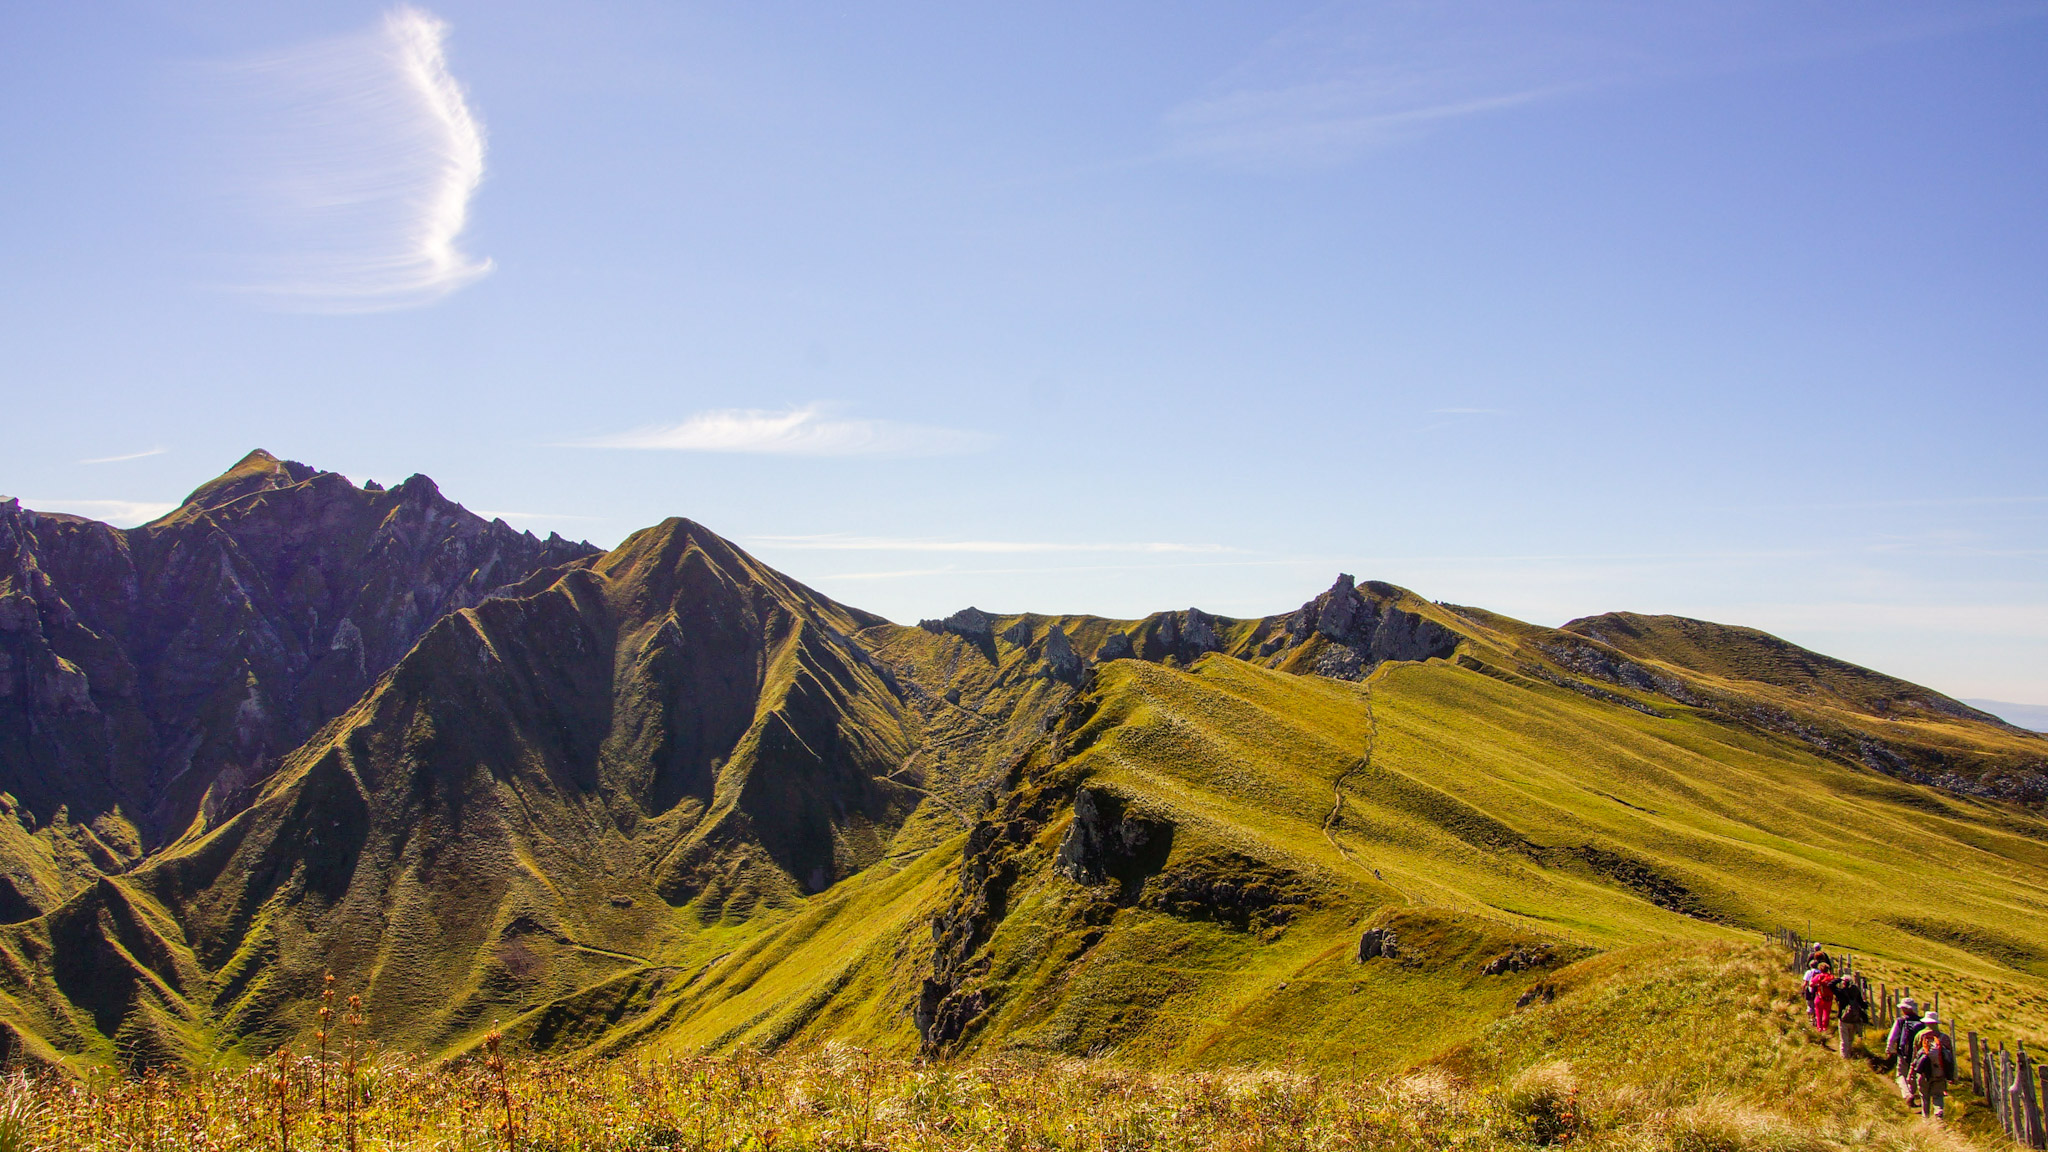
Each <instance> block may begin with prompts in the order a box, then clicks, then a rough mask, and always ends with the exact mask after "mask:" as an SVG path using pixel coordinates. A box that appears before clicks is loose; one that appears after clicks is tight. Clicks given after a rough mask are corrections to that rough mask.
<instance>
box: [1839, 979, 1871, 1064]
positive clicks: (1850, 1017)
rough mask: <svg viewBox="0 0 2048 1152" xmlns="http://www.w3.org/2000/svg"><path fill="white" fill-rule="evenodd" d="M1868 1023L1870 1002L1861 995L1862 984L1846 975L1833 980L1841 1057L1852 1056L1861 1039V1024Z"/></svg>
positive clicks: (1847, 1057)
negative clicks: (1839, 1031) (1840, 1041)
mask: <svg viewBox="0 0 2048 1152" xmlns="http://www.w3.org/2000/svg"><path fill="white" fill-rule="evenodd" d="M1868 1023H1870V1002H1869V1000H1868V999H1867V998H1866V997H1865V996H1864V995H1863V985H1861V984H1859V983H1857V982H1856V981H1855V980H1854V979H1851V978H1847V977H1845V978H1843V979H1840V980H1837V981H1835V1026H1836V1027H1837V1028H1839V1029H1840V1030H1841V1034H1842V1035H1841V1040H1842V1059H1844V1060H1849V1059H1852V1058H1854V1056H1855V1054H1856V1044H1857V1042H1858V1041H1860V1040H1862V1039H1863V1026H1864V1025H1865V1024H1868Z"/></svg>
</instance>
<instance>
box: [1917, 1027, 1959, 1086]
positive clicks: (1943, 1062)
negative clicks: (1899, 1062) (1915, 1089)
mask: <svg viewBox="0 0 2048 1152" xmlns="http://www.w3.org/2000/svg"><path fill="white" fill-rule="evenodd" d="M1913 1046H1914V1048H1916V1049H1918V1050H1919V1052H1920V1055H1919V1058H1918V1059H1916V1060H1914V1061H1913V1071H1915V1072H1918V1073H1919V1074H1921V1075H1922V1076H1930V1075H1932V1076H1939V1077H1941V1078H1942V1079H1944V1080H1953V1079H1955V1078H1956V1049H1955V1045H1953V1044H1951V1043H1949V1039H1948V1035H1947V1033H1944V1032H1943V1031H1942V1030H1941V1029H1939V1028H1936V1027H1934V1026H1932V1025H1929V1026H1927V1027H1925V1028H1922V1029H1920V1035H1919V1036H1918V1037H1917V1038H1916V1039H1915V1040H1914V1041H1913Z"/></svg>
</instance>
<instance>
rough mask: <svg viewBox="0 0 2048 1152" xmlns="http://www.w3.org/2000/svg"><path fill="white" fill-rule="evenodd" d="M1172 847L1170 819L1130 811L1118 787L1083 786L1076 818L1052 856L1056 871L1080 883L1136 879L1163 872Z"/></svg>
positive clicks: (1132, 881)
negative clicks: (1161, 866) (1115, 791)
mask: <svg viewBox="0 0 2048 1152" xmlns="http://www.w3.org/2000/svg"><path fill="white" fill-rule="evenodd" d="M1172 848H1173V824H1172V822H1171V821H1167V820H1158V819H1152V818H1148V817H1145V816H1142V815H1140V814H1138V813H1136V812H1133V811H1131V810H1130V805H1129V804H1128V802H1127V801H1125V800H1124V799H1123V797H1121V796H1118V795H1117V794H1116V793H1114V792H1110V791H1108V790H1106V789H1102V788H1094V787H1089V788H1083V789H1081V790H1080V791H1079V792H1077V793H1076V794H1075V796H1074V821H1073V823H1071V824H1069V825H1068V826H1067V834H1066V837H1065V838H1064V839H1062V840H1061V841H1060V846H1059V850H1058V852H1056V853H1055V854H1054V856H1053V870H1054V871H1055V872H1058V873H1059V874H1060V875H1062V876H1065V877H1067V878H1068V879H1070V880H1073V881H1075V882H1077V883H1081V884H1099V883H1101V882H1103V881H1104V880H1109V879H1116V880H1121V881H1124V882H1125V883H1126V884H1132V883H1135V882H1138V881H1142V880H1143V878H1144V877H1145V876H1146V875H1148V874H1150V873H1152V872H1156V871H1158V870H1159V865H1160V864H1161V863H1163V862H1164V861H1165V859H1166V856H1167V853H1169V852H1170V851H1172Z"/></svg>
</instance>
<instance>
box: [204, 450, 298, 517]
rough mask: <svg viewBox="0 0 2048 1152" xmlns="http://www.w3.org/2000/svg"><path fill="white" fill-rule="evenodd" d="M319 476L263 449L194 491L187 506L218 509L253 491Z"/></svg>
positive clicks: (295, 462) (252, 453) (279, 486)
mask: <svg viewBox="0 0 2048 1152" xmlns="http://www.w3.org/2000/svg"><path fill="white" fill-rule="evenodd" d="M317 474H318V469H315V468H312V467H310V466H308V465H305V464H301V463H299V462H298V461H296V460H280V459H279V458H277V457H276V456H273V455H271V454H270V453H269V452H267V451H265V450H264V449H262V448H258V449H256V450H255V451H253V452H250V453H249V454H248V455H246V456H244V457H242V458H241V459H240V460H237V461H235V464H234V467H232V468H229V469H228V470H227V471H225V472H223V473H221V474H220V475H218V476H216V477H214V478H213V479H211V480H208V481H207V482H206V483H204V484H201V485H200V486H199V487H197V488H194V489H193V490H192V491H191V492H190V493H189V494H187V495H186V497H185V499H184V503H186V504H196V505H198V506H199V507H201V508H218V507H220V506H221V505H223V504H226V503H229V502H230V501H233V500H239V499H241V498H242V497H244V496H247V495H248V494H249V493H251V492H261V491H263V490H264V489H266V488H287V487H290V486H291V485H293V484H297V483H299V482H300V481H302V480H306V479H309V478H310V477H312V476H315V475H317Z"/></svg>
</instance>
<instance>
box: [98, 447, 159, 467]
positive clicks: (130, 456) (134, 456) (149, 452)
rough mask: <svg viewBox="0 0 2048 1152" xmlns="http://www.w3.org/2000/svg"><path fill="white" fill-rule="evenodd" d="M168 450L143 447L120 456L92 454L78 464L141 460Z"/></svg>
mask: <svg viewBox="0 0 2048 1152" xmlns="http://www.w3.org/2000/svg"><path fill="white" fill-rule="evenodd" d="M168 451H170V449H168V448H148V449H144V450H143V451H141V452H129V453H126V454H124V455H120V456H94V457H91V458H90V459H86V460H80V461H79V463H80V464H119V463H121V462H122V461H124V460H141V459H144V458H146V457H150V456H161V455H163V454H164V453H166V452H168Z"/></svg>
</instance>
